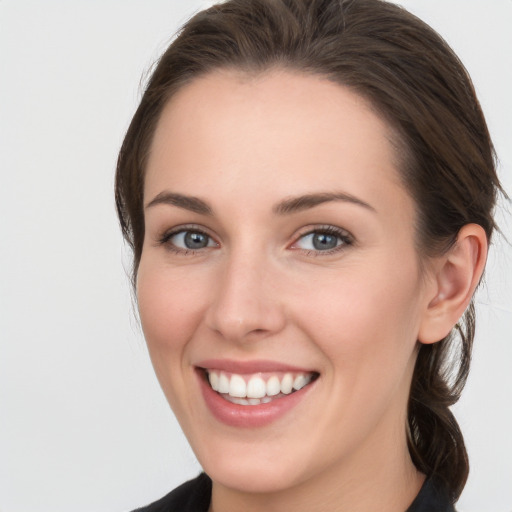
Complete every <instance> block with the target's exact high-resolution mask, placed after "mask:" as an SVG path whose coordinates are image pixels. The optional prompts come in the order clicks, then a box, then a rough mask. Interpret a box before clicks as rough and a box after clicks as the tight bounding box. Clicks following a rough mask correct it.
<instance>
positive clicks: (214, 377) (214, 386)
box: [208, 372, 219, 391]
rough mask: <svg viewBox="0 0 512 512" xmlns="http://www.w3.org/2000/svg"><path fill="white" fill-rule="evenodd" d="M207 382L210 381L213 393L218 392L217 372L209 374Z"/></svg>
mask: <svg viewBox="0 0 512 512" xmlns="http://www.w3.org/2000/svg"><path fill="white" fill-rule="evenodd" d="M208 380H209V381H210V386H211V387H212V389H213V390H214V391H219V374H218V373H217V372H210V373H209V374H208Z"/></svg>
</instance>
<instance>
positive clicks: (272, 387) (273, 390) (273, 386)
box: [267, 375, 281, 396]
mask: <svg viewBox="0 0 512 512" xmlns="http://www.w3.org/2000/svg"><path fill="white" fill-rule="evenodd" d="M279 393H281V383H280V382H279V379H278V378H277V377H276V376H275V375H274V376H273V377H270V379H268V382H267V395H268V396H275V395H278V394H279Z"/></svg>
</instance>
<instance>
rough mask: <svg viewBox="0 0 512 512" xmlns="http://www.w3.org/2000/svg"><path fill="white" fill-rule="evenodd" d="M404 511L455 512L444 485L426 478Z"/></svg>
mask: <svg viewBox="0 0 512 512" xmlns="http://www.w3.org/2000/svg"><path fill="white" fill-rule="evenodd" d="M406 512H456V510H455V508H454V507H453V504H452V501H451V500H450V497H449V494H448V492H446V490H445V488H444V486H442V485H441V484H439V483H437V482H436V481H435V480H433V479H429V480H426V481H425V483H424V484H423V487H422V488H421V490H420V492H419V494H418V496H416V499H415V500H414V501H413V503H412V505H411V506H410V507H409V508H408V509H407V511H406Z"/></svg>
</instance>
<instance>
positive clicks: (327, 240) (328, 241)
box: [296, 231, 344, 251]
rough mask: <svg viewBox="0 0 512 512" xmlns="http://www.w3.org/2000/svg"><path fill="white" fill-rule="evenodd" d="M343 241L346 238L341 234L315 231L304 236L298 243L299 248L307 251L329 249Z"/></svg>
mask: <svg viewBox="0 0 512 512" xmlns="http://www.w3.org/2000/svg"><path fill="white" fill-rule="evenodd" d="M343 243H344V240H343V238H342V237H341V236H340V235H336V234H331V233H322V232H321V231H315V232H313V233H308V234H307V235H304V236H302V237H301V238H300V239H299V240H298V242H297V244H296V245H297V247H298V248H299V249H304V250H306V251H329V250H330V249H335V248H336V247H338V246H340V245H342V244H343Z"/></svg>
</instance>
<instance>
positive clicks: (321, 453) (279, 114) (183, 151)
mask: <svg viewBox="0 0 512 512" xmlns="http://www.w3.org/2000/svg"><path fill="white" fill-rule="evenodd" d="M389 137H390V131H389V129H388V127H387V126H386V124H385V123H384V122H383V121H382V120H381V119H380V118H379V117H378V116H377V115H376V114H375V113H374V112H373V111H372V110H371V109H370V108H369V107H368V105H367V104H366V103H365V101H364V100H363V99H362V98H360V97H359V96H357V95H356V94H354V93H353V92H351V91H350V90H348V89H346V88H343V87H341V86H339V85H337V84H333V83H331V82H328V81H326V80H324V79H322V78H319V77H313V76H304V75H299V74H292V73H291V72H285V71H272V72H268V73H266V74H264V75H261V76H258V77H254V76H252V77H248V76H245V75H242V74H237V73H235V72H217V73H214V74H210V75H208V76H206V77H203V78H200V79H197V80H196V81H195V82H193V83H191V84H189V85H187V86H186V87H185V88H183V89H182V90H181V91H179V92H178V93H177V94H176V95H175V96H174V97H173V98H172V100H171V101H170V102H169V104H168V105H167V106H166V108H165V109H164V111H163V114H162V117H161V119H160V121H159V124H158V126H157V129H156V133H155V136H154V140H153V143H152V147H151V152H150V156H149V160H148V166H147V175H146V181H145V189H144V197H145V223H146V234H145V240H144V246H143V251H142V259H141V262H140V267H139V272H138V281H137V293H138V302H139V309H140V317H141V321H142V326H143V330H144V334H145V337H146V340H147V344H148V347H149V352H150V355H151V359H152V362H153V365H154V368H155V371H156V374H157V376H158V379H159V381H160V384H161V386H162V389H163V391H164V393H165V395H166V397H167V399H168V401H169V403H170V405H171V407H172V409H173V410H174V412H175V414H176V416H177V418H178V420H179V421H180V424H181V426H182V428H183V430H184V432H185V434H186V436H187V437H188V439H189V441H190V443H191V446H192V448H193V449H194V451H195V453H196V455H197V457H198V459H199V461H200V463H201V464H202V466H203V467H204V469H205V471H206V472H207V473H208V474H209V475H210V476H211V477H212V478H213V480H214V481H215V482H220V484H223V485H225V486H228V487H231V488H235V489H238V490H245V491H257V492H266V491H268V492H270V491H277V490H282V489H286V488H292V487H293V486H295V485H300V484H304V483H306V482H312V481H314V480H315V479H318V478H322V477H324V478H325V477H327V475H328V474H329V475H335V476H339V475H340V474H342V473H343V472H346V473H347V474H351V475H353V474H354V471H366V470H367V469H365V468H368V467H373V466H375V465H378V461H379V459H381V458H382V460H389V456H391V453H392V452H393V453H394V452H397V453H398V454H399V456H400V457H404V454H403V453H401V452H400V450H405V451H406V450H407V448H406V441H405V439H406V436H405V423H406V406H407V397H408V393H409V387H410V382H411V376H412V371H413V366H414V361H415V357H416V347H417V336H418V331H419V328H420V324H421V322H422V317H423V315H424V312H425V309H426V308H427V305H428V301H429V298H428V296H429V294H428V286H427V284H426V283H427V282H428V280H427V279H425V276H423V275H421V273H420V270H419V264H418V256H417V254H416V251H415V245H414V219H415V207H414V204H413V202H412V199H411V197H410V195H409V194H408V192H407V191H406V190H405V189H404V188H403V186H402V185H401V183H400V178H399V174H398V172H397V169H396V163H395V160H396V159H395V155H394V153H393V146H392V144H391V143H390V140H389Z"/></svg>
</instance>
